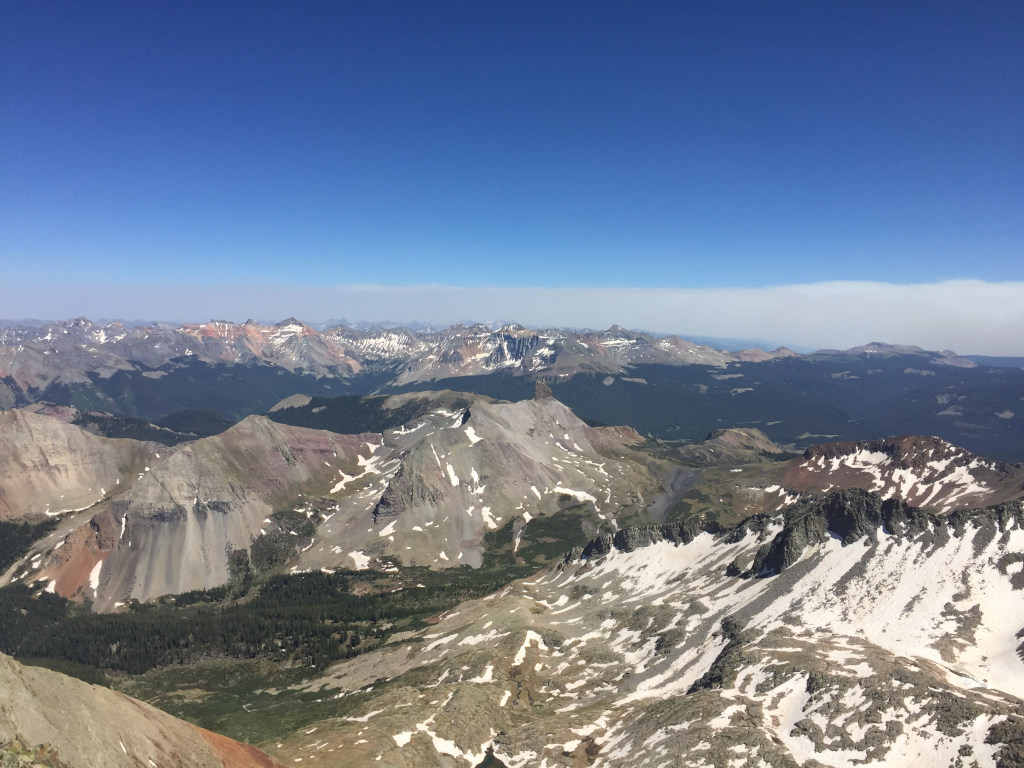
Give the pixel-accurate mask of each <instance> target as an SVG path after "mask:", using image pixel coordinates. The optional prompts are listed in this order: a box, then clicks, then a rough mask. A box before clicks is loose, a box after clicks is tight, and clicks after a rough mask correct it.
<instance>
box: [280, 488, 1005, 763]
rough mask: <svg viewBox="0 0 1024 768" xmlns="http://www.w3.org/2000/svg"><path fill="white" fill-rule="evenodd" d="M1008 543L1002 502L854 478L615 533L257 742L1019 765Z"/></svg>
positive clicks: (332, 685)
mask: <svg viewBox="0 0 1024 768" xmlns="http://www.w3.org/2000/svg"><path fill="white" fill-rule="evenodd" d="M1022 550H1024V507H1022V505H1021V503H1020V502H1014V503H1011V504H1004V505H1000V506H997V507H994V508H989V509H985V510H976V511H973V512H969V513H963V514H960V513H958V514H957V515H954V516H944V517H943V516H936V515H933V514H930V513H925V512H921V511H917V510H914V509H913V508H910V507H908V506H907V505H906V504H904V503H903V502H902V501H899V500H896V499H889V500H883V499H881V498H880V497H879V496H877V495H875V494H871V493H869V492H866V491H860V490H854V491H834V492H832V493H831V494H829V495H827V496H825V497H824V498H822V499H820V500H816V501H811V502H808V503H801V504H799V505H796V506H795V507H793V508H792V509H790V510H787V512H786V513H785V515H784V516H783V517H782V518H780V519H770V520H765V521H764V524H763V525H762V524H754V525H750V526H744V527H741V528H738V529H735V530H732V531H728V532H724V533H722V534H720V535H717V536H715V535H712V534H709V533H707V532H701V531H693V530H688V529H686V528H680V527H675V526H667V527H666V526H663V527H648V528H643V529H639V530H637V531H635V532H633V533H629V532H627V531H625V530H623V531H620V532H619V533H618V534H615V535H614V536H603V537H601V538H600V539H598V540H597V541H595V542H592V544H591V545H588V547H586V548H584V549H583V550H581V551H577V552H575V553H574V554H573V555H571V556H570V557H567V558H566V560H565V561H564V563H563V564H561V565H560V566H558V567H553V568H551V569H549V570H548V571H546V572H544V573H541V574H538V575H537V576H536V577H534V578H531V579H527V580H524V581H520V582H516V583H515V584H513V585H511V586H510V587H508V588H506V589H504V590H502V591H500V592H499V593H497V594H495V595H492V596H490V597H487V598H484V599H481V600H476V601H472V602H470V603H466V604H463V605H462V606H460V607H459V608H458V610H457V611H453V612H452V613H451V614H449V615H448V616H446V617H442V618H441V620H440V621H439V622H438V624H437V625H436V626H434V627H432V628H430V629H429V630H423V631H422V632H420V633H418V634H417V635H416V636H414V637H411V638H405V639H403V640H402V641H401V642H396V643H395V644H393V645H392V646H391V647H388V648H385V649H382V650H380V651H376V652H374V653H373V654H370V655H369V656H366V657H362V658H359V659H355V660H352V661H348V662H341V663H339V664H337V665H335V666H334V667H333V668H332V669H331V670H329V671H328V673H327V674H325V675H324V676H322V677H321V678H319V679H317V680H314V681H311V682H310V683H309V684H308V687H309V688H310V689H313V690H319V691H321V692H322V693H323V694H324V695H335V696H344V697H348V696H352V697H356V699H357V700H358V702H359V703H358V705H357V707H356V709H355V711H350V712H349V714H348V715H347V716H346V717H345V718H341V719H338V720H332V721H318V722H317V723H315V724H314V723H310V728H306V729H305V731H304V732H300V733H296V734H295V736H294V737H292V738H288V739H285V740H284V741H283V742H280V743H279V746H276V747H274V749H273V750H271V751H272V752H273V753H274V754H276V755H278V756H279V757H280V758H281V759H283V760H289V761H290V760H294V759H296V758H298V757H303V758H309V757H310V756H312V755H319V756H320V758H319V759H320V760H322V761H324V764H328V765H347V764H356V763H360V762H367V763H369V762H375V763H376V762H379V763H380V764H382V765H386V766H411V765H418V766H435V765H436V766H448V765H467V766H475V765H480V764H484V762H485V761H486V760H487V759H488V757H489V756H492V757H493V759H495V760H498V761H500V763H497V762H495V763H494V764H501V765H504V766H507V768H526V766H535V765H547V766H549V767H553V766H580V765H591V766H645V767H650V768H654V766H662V765H672V764H677V762H676V761H678V760H679V758H680V756H685V760H686V764H688V765H701V766H716V768H717V767H721V768H725V766H730V767H732V768H740V767H745V766H764V765H773V766H795V765H808V766H810V765H850V764H855V763H862V762H863V763H866V764H869V765H879V766H909V765H949V766H969V765H979V766H984V765H999V766H1015V765H1019V764H1020V762H1019V761H1020V759H1021V751H1020V744H1021V739H1022V737H1024V719H1022V717H1021V712H1022V711H1024V709H1022V705H1024V701H1022V699H1021V696H1022V695H1024V652H1022V649H1021V648H1020V637H1021V633H1022V631H1024V628H1022V626H1021V623H1022V620H1021V618H1020V614H1019V613H1018V612H1015V611H1009V610H1007V609H1006V606H1009V605H1012V604H1015V603H1016V602H1019V600H1020V595H1021V590H1022V589H1024V581H1022V580H1021V578H1020V576H1021V574H1020V564H1021V562H1022V561H1024V556H1022V555H1021V554H1020V553H1021V552H1022ZM778 552H785V553H786V557H785V558H782V559H777V558H776V553H778ZM737 563H749V564H751V566H752V567H751V568H743V569H742V570H741V569H738V568H737V567H736V564H737ZM755 570H756V571H757V572H755ZM470 713H472V714H470ZM314 725H315V726H316V731H315V732H313V731H312V730H311V728H312V727H313V726H314ZM306 731H308V732H309V733H308V734H307V733H306ZM275 750H276V751H275ZM331 750H333V754H332V752H331Z"/></svg>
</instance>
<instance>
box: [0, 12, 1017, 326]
mask: <svg viewBox="0 0 1024 768" xmlns="http://www.w3.org/2000/svg"><path fill="white" fill-rule="evenodd" d="M1022 257H1024V3H1020V2H1016V1H1015V2H980V3H977V2H967V1H966V0H964V2H957V3H948V2H921V3H911V2H892V3H888V2H887V3H881V2H764V3H762V2H679V1H677V2H638V3H634V2H620V3H607V2H580V3H563V2H538V3H532V2H479V1H478V0H473V1H472V2H469V1H467V2H369V1H368V0H367V1H366V2H323V3H285V2H278V3H259V2H250V1H248V0H246V2H221V1H219V0H218V2H180V1H177V0H175V1H174V2H123V3H109V2H84V3H83V2H52V1H48V0H38V1H37V0H31V1H30V0H8V2H4V3H3V4H0V266H2V267H3V271H4V272H5V273H7V275H8V276H10V277H11V279H12V281H18V280H20V281H21V283H20V285H25V284H27V283H26V281H31V280H32V279H34V278H36V277H38V278H40V279H42V280H46V281H49V282H50V283H51V284H53V285H61V286H70V287H73V286H74V285H75V284H76V283H80V284H86V283H89V284H96V283H102V282H109V281H113V282H119V283H122V284H140V285H141V284H152V283H155V282H159V281H170V282H174V283H178V284H191V283H192V282H194V281H197V280H205V281H209V282H214V283H218V284H224V285H230V284H235V283H237V282H240V281H241V282H248V283H263V284H269V285H292V286H302V285H351V284H378V285H418V284H441V285H446V286H474V285H487V286H501V285H514V286H545V287H557V286H577V287H605V286H610V287H614V286H635V287H677V288H686V289H692V288H729V287H749V288H753V287H764V286H773V285H785V284H794V283H815V282H819V281H825V280H871V281H882V282H891V283H898V284H900V283H922V282H924V283H927V282H933V281H942V280H950V279H958V278H971V279H977V280H982V281H1024V258H1022ZM11 284H12V285H13V284H14V283H13V282H12V283H11ZM18 298H19V299H24V289H20V290H19V295H18ZM42 299H43V297H42V296H40V301H41V306H42ZM19 306H20V305H19ZM44 311H45V310H44ZM51 313H52V311H51ZM36 314H37V315H38V314H42V313H36ZM115 314H117V312H116V311H112V312H110V313H108V316H111V315H115ZM252 314H254V315H255V314H259V313H258V311H255V310H254V312H253V313H252ZM295 314H300V315H301V314H302V308H301V307H298V308H296V312H295ZM343 314H345V313H344V311H343V310H339V311H338V313H336V315H335V316H340V315H343ZM10 315H11V312H5V311H4V310H3V309H2V308H0V316H10ZM423 319H430V318H423Z"/></svg>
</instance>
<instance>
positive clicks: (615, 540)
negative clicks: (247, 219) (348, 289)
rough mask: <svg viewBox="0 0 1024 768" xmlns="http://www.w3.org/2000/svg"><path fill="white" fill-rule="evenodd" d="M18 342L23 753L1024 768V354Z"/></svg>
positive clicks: (320, 335)
mask: <svg viewBox="0 0 1024 768" xmlns="http://www.w3.org/2000/svg"><path fill="white" fill-rule="evenodd" d="M0 334H6V335H4V336H3V337H2V344H3V346H2V348H0V360H2V361H3V362H2V365H3V371H2V372H3V375H4V378H3V382H4V386H5V387H6V389H5V390H4V393H5V394H4V396H5V397H6V400H5V407H6V409H5V410H3V411H0V654H7V655H0V680H2V686H3V689H4V691H5V698H4V701H3V702H0V759H2V760H3V761H5V762H4V763H3V764H4V765H7V764H11V765H31V764H37V765H49V766H55V767H56V766H85V765H100V764H102V765H122V764H123V765H161V766H162V765H205V764H210V765H220V764H223V765H228V766H233V765H274V764H277V763H274V762H273V761H279V763H280V764H288V765H292V764H308V763H314V764H318V765H335V766H356V765H366V764H375V765H376V764H380V765H382V766H395V767H406V766H444V767H445V768H448V767H450V766H471V767H474V768H475V767H476V766H492V767H496V768H500V767H501V766H505V768H526V767H527V766H548V767H549V768H553V766H605V767H606V768H607V767H609V766H651V767H654V766H669V765H694V766H697V765H707V766H716V767H717V766H721V767H723V768H725V767H726V766H729V767H736V768H739V767H740V766H751V767H753V766H765V765H770V766H808V767H809V768H817V767H818V766H825V765H828V766H845V765H855V764H856V765H859V764H867V765H878V766H905V765H949V766H956V767H957V768H962V767H964V766H972V765H978V766H985V765H996V766H1020V765H1024V716H1022V712H1024V643H1022V639H1024V619H1022V618H1021V616H1022V614H1021V612H1020V610H1019V608H1020V605H1021V603H1020V600H1021V595H1022V594H1024V591H1022V590H1024V578H1022V567H1024V464H1021V463H1016V462H1015V461H1014V460H1013V458H1014V456H1016V455H1017V454H1015V451H1016V448H1015V446H1018V445H1020V444H1021V442H1020V441H1021V440H1022V437H1021V436H1020V435H1017V434H1016V430H1013V429H1012V427H1013V425H1014V424H1015V419H1016V413H1015V412H1013V407H1017V406H1015V405H1014V398H1016V400H1018V401H1019V399H1020V397H1021V392H1022V391H1024V389H1022V388H1021V386H1020V383H1021V379H1020V376H1021V375H1022V373H1024V372H1021V371H1017V370H1014V369H1010V368H995V367H989V366H983V365H976V364H974V363H972V362H971V361H967V360H965V359H964V358H960V357H958V356H956V355H953V354H952V353H932V352H925V351H923V350H917V349H913V348H901V347H890V346H885V345H878V344H873V345H868V346H866V347H864V348H859V349H855V350H846V351H842V352H836V351H824V352H819V353H815V354H814V355H796V354H794V353H791V352H789V351H787V350H776V351H775V352H773V353H757V352H744V353H739V354H737V355H733V354H732V353H726V352H720V351H715V350H711V349H708V348H702V347H699V346H696V345H691V344H689V343H688V342H684V341H683V340H681V339H674V338H669V339H657V338H655V337H651V336H647V335H644V334H636V333H633V332H629V331H625V330H623V329H620V328H612V329H609V330H608V331H604V332H600V333H570V332H564V331H557V332H556V331H550V332H549V331H531V330H528V329H525V328H522V327H520V326H504V327H502V328H499V329H497V330H492V329H489V328H486V327H484V326H472V327H467V326H460V327H455V328H449V329H446V330H444V331H440V332H425V331H412V330H409V329H388V330H386V331H383V330H373V329H370V330H364V331H355V330H353V329H346V328H330V329H327V330H325V331H323V332H320V331H316V330H315V329H313V328H311V327H309V326H306V325H303V324H301V323H298V322H295V321H286V322H285V323H282V324H279V325H277V326H261V325H258V324H255V323H247V324H244V325H233V324H228V323H212V324H208V325H204V326H180V327H174V328H171V327H161V326H153V327H137V328H132V329H128V328H120V329H119V327H118V326H116V325H107V326H96V325H93V324H91V323H89V322H88V321H84V320H83V321H75V322H73V323H70V324H51V325H49V326H46V327H44V328H41V329H40V328H37V329H31V328H11V329H4V330H2V331H0ZM47 337H49V338H47ZM696 356H701V358H700V359H699V360H697V361H695V360H693V359H691V358H692V357H696ZM232 398H233V399H234V406H233V407H227V406H228V404H230V403H231V402H232ZM239 403H241V405H239ZM211 406H216V407H211ZM583 415H585V418H583V417H582V416H583ZM775 416H782V417H783V418H780V419H776V418H773V417H775ZM931 423H936V424H940V425H948V428H947V429H945V434H944V433H943V431H939V430H934V431H926V432H924V433H923V434H922V433H921V432H918V431H899V430H897V429H895V428H894V427H895V426H902V425H906V424H931ZM609 424H613V425H616V426H608V425H609ZM659 424H660V426H656V427H654V428H652V426H651V425H659ZM880 424H888V425H889V426H890V428H889V429H884V430H882V429H876V431H875V432H874V433H869V431H870V430H872V429H875V425H880ZM627 425H628V426H627ZM837 426H841V427H842V429H841V430H838V431H837V432H836V433H831V432H827V431H826V430H828V429H832V428H835V427H837ZM698 428H707V429H706V431H705V432H703V433H702V434H700V435H697V436H693V433H694V431H695V430H696V429H698ZM797 430H800V432H799V434H794V433H795V432H796V431H797ZM681 433H682V434H681ZM866 433H869V434H866ZM950 434H952V435H959V436H966V437H967V438H969V440H968V441H956V440H951V439H950V438H949V437H948V435H950ZM780 436H781V438H794V439H780ZM680 437H682V438H684V439H679V438H680ZM796 438H799V439H796ZM965 442H971V443H973V445H967V444H964V443H965ZM977 445H981V446H986V447H988V448H992V449H994V450H992V451H989V452H985V451H980V450H978V449H977V448H976V447H975V446H977ZM11 657H13V658H11ZM26 663H27V664H31V665H32V666H25V664H26ZM44 667H49V668H50V669H45V668H44ZM61 673H66V674H72V675H75V676H77V677H80V678H83V679H84V680H89V681H90V682H97V683H102V684H104V685H105V686H107V688H103V687H96V686H90V685H88V684H87V683H86V682H83V681H78V680H70V679H68V678H67V677H63V676H62V675H61ZM108 688H113V689H115V690H108ZM129 697H134V698H129ZM143 701H144V702H148V704H151V705H154V706H156V707H157V708H158V709H153V708H152V707H150V706H148V705H147V704H143V703H141V702H143ZM58 711H59V712H60V713H62V714H61V717H59V718H57V717H55V716H54V715H53V713H54V712H58ZM96 712H102V713H106V714H105V717H107V723H106V724H103V723H100V722H98V720H97V719H96V715H95V714H94V713H96ZM69 713H70V714H69ZM111 724H112V725H111Z"/></svg>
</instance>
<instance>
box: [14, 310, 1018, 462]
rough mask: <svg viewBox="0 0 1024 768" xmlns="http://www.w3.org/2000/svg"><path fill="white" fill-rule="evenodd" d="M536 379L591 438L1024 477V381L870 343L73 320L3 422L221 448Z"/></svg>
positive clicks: (32, 332)
mask: <svg viewBox="0 0 1024 768" xmlns="http://www.w3.org/2000/svg"><path fill="white" fill-rule="evenodd" d="M538 380H543V381H545V382H547V383H548V384H549V385H550V386H551V388H552V390H553V392H554V394H555V396H556V397H557V398H558V399H559V400H561V401H562V402H564V403H566V405H568V406H569V407H570V408H572V409H573V410H574V411H575V412H576V413H577V414H578V415H579V416H580V417H581V418H582V419H584V420H585V421H587V422H588V423H590V424H630V425H631V426H633V427H634V428H635V429H637V430H638V431H639V432H640V433H641V434H643V435H645V436H651V437H656V438H659V439H664V440H682V441H687V442H691V443H692V442H698V441H699V440H701V439H702V438H703V437H704V436H705V435H706V434H708V433H709V432H711V431H713V430H715V429H718V428H722V427H750V428H756V429H759V430H761V431H762V432H764V433H765V434H766V435H768V437H769V438H770V439H772V440H773V441H775V442H776V443H778V444H780V445H783V446H785V447H786V448H787V449H789V450H795V451H802V450H804V449H805V448H807V447H808V446H810V445H812V444H814V443H817V442H821V441H822V440H869V439H875V438H878V437H884V436H890V435H897V434H928V435H937V436H939V437H942V438H943V439H945V440H947V441H949V442H952V443H955V444H957V445H962V446H963V447H965V448H967V449H969V450H972V451H974V452H977V453H980V454H983V455H986V456H989V457H992V458H998V459H1002V460H1006V461H1020V460H1024V430H1021V429H1019V427H1018V424H1017V422H1018V420H1019V418H1020V417H1019V413H1020V411H1021V405H1020V402H1021V394H1020V393H1021V390H1022V387H1024V369H1021V368H1019V367H1017V368H1012V367H1004V366H991V365H979V364H978V363H976V362H974V361H973V360H971V359H968V358H966V357H961V356H959V355H956V354H954V353H952V352H948V351H944V352H929V351H926V350H922V349H919V348H916V347H907V346H894V345H887V344H880V343H872V344H867V345H864V346H861V347H856V348H853V349H849V350H842V351H840V350H821V351H819V352H815V353H812V354H808V355H798V354H796V353H794V352H792V351H790V350H788V349H785V348H779V349H776V350H773V351H771V352H763V351H761V350H757V349H751V350H746V351H741V352H727V351H723V350H716V349H713V348H711V347H708V346H701V345H697V344H693V343H691V342H688V341H686V340H684V339H681V338H679V337H675V336H668V337H655V336H651V335H649V334H643V333H637V332H633V331H627V330H625V329H623V328H620V327H618V326H613V327H612V328H609V329H608V330H605V331H600V332H572V331H564V330H531V329H527V328H524V327H522V326H519V325H515V324H509V325H505V326H502V327H500V328H498V329H492V328H490V327H488V326H484V325H473V326H465V325H459V326H452V327H451V328H447V329H444V330H441V331H425V330H413V329H406V328H369V329H362V330H356V329H353V328H346V327H340V326H339V327H332V328H327V329H324V330H322V331H321V330H317V329H315V328H313V327H312V326H310V325H307V324H304V323H301V322H299V321H296V320H293V319H289V320H286V321H283V322H281V323H278V324H276V325H270V326H267V325H260V324H258V323H254V322H251V321H250V322H247V323H244V324H235V323H227V322H211V323H206V324H201V325H179V326H168V325H160V324H155V325H147V326H135V327H127V326H123V325H120V324H118V323H112V324H107V325H97V324H94V323H92V322H90V321H89V320H86V319H82V318H80V319H78V320H74V321H70V322H61V323H50V324H47V325H45V326H42V327H29V326H15V327H9V328H3V329H0V407H18V406H25V405H29V404H31V403H36V402H46V403H52V404H56V405H70V406H74V407H75V408H77V409H78V410H79V411H80V412H81V413H82V414H89V413H101V414H106V413H109V414H115V415H117V416H118V417H120V418H121V419H122V420H129V419H141V420H143V421H145V422H150V423H155V424H156V425H157V426H160V427H162V428H163V429H164V430H166V431H165V432H164V433H162V434H160V435H154V437H155V438H156V439H158V441H161V442H170V441H173V440H175V439H185V438H188V437H189V436H192V437H201V436H204V435H208V434H214V433H215V432H216V431H220V429H221V427H220V426H219V425H220V424H221V423H222V422H224V421H227V422H229V423H233V422H236V421H239V420H240V419H242V418H244V417H246V416H248V415H252V414H263V413H266V412H267V411H268V410H269V409H270V408H272V407H273V406H274V405H275V404H276V403H278V402H279V401H280V400H282V399H284V398H286V397H288V396H290V395H293V394H295V393H302V394H305V395H307V396H310V397H312V398H335V397H341V396H351V397H355V396H362V395H367V394H374V393H379V394H386V393H398V392H410V391H417V390H427V389H429V390H438V389H451V390H459V391H464V392H472V393H476V394H484V395H489V396H491V397H495V398H500V399H503V400H513V401H515V400H522V399H524V398H528V397H530V395H531V394H532V392H533V385H534V383H535V382H536V381H538ZM108 423H109V419H108ZM211 425H214V426H211ZM109 426H110V427H111V428H113V427H114V426H118V427H119V428H120V429H122V430H128V429H129V428H131V429H135V430H136V432H123V433H124V434H126V435H131V436H138V432H137V429H138V428H140V425H138V424H135V423H134V422H130V421H122V422H121V423H120V424H119V425H109ZM343 431H348V430H347V428H345V429H344V430H343ZM173 433H184V438H181V437H177V438H176V437H175V436H174V434H173ZM110 434H113V432H111V433H110Z"/></svg>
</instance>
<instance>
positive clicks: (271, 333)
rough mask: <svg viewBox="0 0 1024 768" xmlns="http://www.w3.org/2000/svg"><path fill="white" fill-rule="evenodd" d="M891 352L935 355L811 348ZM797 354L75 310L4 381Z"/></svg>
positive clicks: (505, 331)
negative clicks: (151, 372)
mask: <svg viewBox="0 0 1024 768" xmlns="http://www.w3.org/2000/svg"><path fill="white" fill-rule="evenodd" d="M892 353H899V354H918V355H928V354H931V353H926V352H925V351H924V350H921V349H919V348H916V347H889V346H887V345H882V344H878V343H874V344H871V345H867V346H864V347H861V348H856V349H852V350H847V351H845V352H839V351H835V350H826V351H822V352H819V353H816V354H818V355H885V354H892ZM798 356H799V355H798V354H797V353H795V352H793V351H791V350H789V349H786V348H785V347H780V348H778V349H776V350H773V351H770V352H764V351H762V350H759V349H750V350H744V351H740V352H726V351H723V350H716V349H713V348H711V347H708V346H702V345H698V344H693V343H691V342H688V341H686V340H685V339H682V338H680V337H678V336H665V337H656V336H652V335H650V334H646V333H640V332H634V331H628V330H626V329H624V328H621V327H620V326H612V327H611V328H609V329H607V330H605V331H599V332H598V331H594V332H573V331H565V330H557V329H547V330H533V329H529V328H525V327H524V326H521V325H518V324H514V323H512V324H508V325H505V326H502V327H500V328H498V329H492V328H490V327H489V326H486V325H472V326H465V325H454V326H451V327H449V328H446V329H444V330H441V331H417V330H412V329H409V328H369V329H364V330H356V329H354V328H347V327H343V326H342V327H332V328H327V329H324V330H322V331H319V330H317V329H316V328H314V327H313V326H311V325H307V324H305V323H302V322H300V321H298V320H296V319H294V318H289V319H287V320H283V321H281V322H280V323H276V324H274V325H261V324H259V323H256V322H254V321H251V320H250V321H248V322H245V323H231V322H226V321H211V322H209V323H202V324H185V325H178V326H173V325H168V324H162V323H154V324H151V325H139V326H134V327H128V326H125V325H122V324H121V323H116V322H115V323H109V324H106V325H98V324H95V323H93V322H92V321H90V320H88V319H86V318H77V319H75V320H71V321H66V322H53V323H48V324H46V325H43V326H42V327H32V326H11V327H7V328H0V378H2V379H8V383H7V387H8V389H10V390H12V391H11V392H9V393H8V395H7V397H8V398H11V397H13V396H14V395H15V394H18V393H20V394H21V395H22V396H23V397H31V393H32V392H33V391H35V390H40V391H41V390H43V389H45V388H46V387H47V386H48V385H49V384H51V383H52V382H54V381H63V382H82V383H85V382H87V381H88V376H89V374H95V375H98V376H101V377H109V376H110V375H112V374H113V373H115V372H116V371H118V370H132V369H134V368H136V367H137V366H139V365H142V366H146V367H148V368H152V369H158V368H160V367H161V366H164V365H167V364H169V363H170V362H171V361H173V360H176V359H182V358H185V359H193V360H200V361H204V362H207V363H218V364H254V363H258V364H267V365H272V366H277V367H280V368H282V369H285V370H288V371H292V372H294V371H296V370H301V371H304V372H307V373H313V374H316V375H318V376H335V377H340V378H351V377H354V376H358V375H359V374H360V373H361V372H363V371H364V370H366V371H379V370H386V371H388V372H389V373H391V374H392V376H393V379H394V383H395V384H398V385H402V384H408V383H411V382H419V381H431V380H437V379H442V378H450V377H453V376H472V375H480V374H487V373H493V372H495V371H499V370H505V371H511V372H515V373H517V374H528V375H538V374H544V375H546V376H555V377H559V376H570V375H573V374H574V373H577V372H590V373H594V372H603V373H612V374H614V373H621V372H622V371H623V370H625V369H626V368H628V367H629V366H632V365H637V364H664V365H688V364H699V365H712V366H722V365H726V364H728V363H730V362H736V361H747V362H760V361H765V360H772V359H777V358H780V357H798ZM933 356H935V357H936V358H937V359H940V360H941V361H942V362H944V363H946V364H950V365H961V366H974V365H975V363H973V362H971V361H969V360H967V359H966V358H961V357H958V356H956V355H955V354H954V353H951V352H943V353H940V354H938V355H933ZM12 385H13V386H12ZM14 390H17V392H15V391H14ZM0 405H2V403H0Z"/></svg>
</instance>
